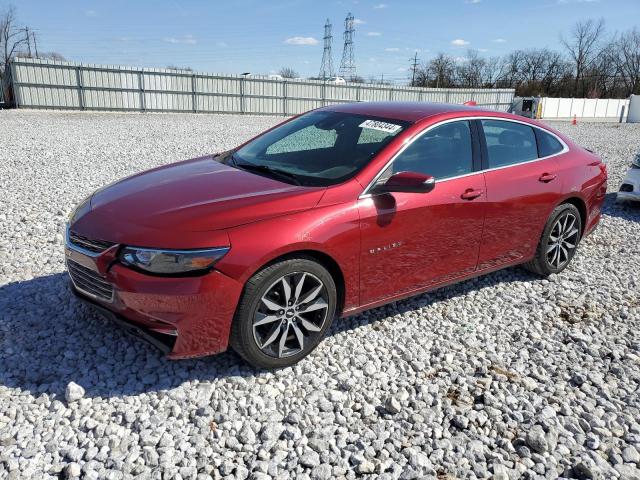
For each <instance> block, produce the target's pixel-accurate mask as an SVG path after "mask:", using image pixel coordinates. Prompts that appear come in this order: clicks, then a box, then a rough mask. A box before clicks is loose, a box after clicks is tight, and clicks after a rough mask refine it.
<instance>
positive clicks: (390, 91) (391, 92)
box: [389, 87, 393, 101]
mask: <svg viewBox="0 0 640 480" xmlns="http://www.w3.org/2000/svg"><path fill="white" fill-rule="evenodd" d="M392 100H393V87H389V101H392Z"/></svg>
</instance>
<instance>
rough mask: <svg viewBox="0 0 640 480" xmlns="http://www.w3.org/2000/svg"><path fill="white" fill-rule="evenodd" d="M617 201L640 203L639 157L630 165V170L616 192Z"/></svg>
mask: <svg viewBox="0 0 640 480" xmlns="http://www.w3.org/2000/svg"><path fill="white" fill-rule="evenodd" d="M617 199H618V200H635V201H640V156H637V157H636V158H635V159H634V160H633V162H632V163H631V168H629V171H628V172H627V175H626V177H624V180H623V181H622V185H620V190H618V196H617Z"/></svg>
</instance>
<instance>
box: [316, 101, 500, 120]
mask: <svg viewBox="0 0 640 480" xmlns="http://www.w3.org/2000/svg"><path fill="white" fill-rule="evenodd" d="M322 110H330V111H332V112H343V113H355V114H359V115H371V116H372V117H382V118H389V119H396V120H405V121H409V122H417V121H418V120H422V119H424V118H427V117H431V116H433V115H438V114H441V113H450V112H468V113H469V114H472V115H478V114H482V113H483V112H487V113H491V114H493V115H495V113H496V111H495V110H486V109H482V108H478V107H470V106H467V105H458V104H454V103H431V102H355V103H342V104H339V105H331V106H328V107H324V108H323V109H322Z"/></svg>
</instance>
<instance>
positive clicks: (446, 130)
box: [392, 121, 473, 180]
mask: <svg viewBox="0 0 640 480" xmlns="http://www.w3.org/2000/svg"><path fill="white" fill-rule="evenodd" d="M392 167H393V172H392V173H398V172H418V173H424V174H426V175H431V176H433V177H434V178H435V179H436V180H439V179H444V178H450V177H456V176H458V175H464V174H467V173H471V172H472V171H473V150H472V147H471V128H470V126H469V122H468V121H459V122H451V123H445V124H444V125H441V126H439V127H435V128H433V129H431V130H429V131H427V132H426V133H424V134H423V135H422V136H420V137H418V138H417V139H416V140H415V141H414V142H413V143H411V145H409V146H408V147H407V148H406V149H405V150H404V151H403V152H402V153H401V154H400V155H398V157H397V158H396V159H395V160H394V161H393V165H392Z"/></svg>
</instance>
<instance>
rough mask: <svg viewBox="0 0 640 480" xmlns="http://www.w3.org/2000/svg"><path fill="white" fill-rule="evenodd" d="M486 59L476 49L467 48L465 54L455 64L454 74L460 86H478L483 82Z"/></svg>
mask: <svg viewBox="0 0 640 480" xmlns="http://www.w3.org/2000/svg"><path fill="white" fill-rule="evenodd" d="M486 66H487V61H486V60H485V59H484V58H482V57H481V56H480V53H479V52H478V51H477V50H469V51H468V52H467V56H466V57H465V58H464V60H462V61H461V62H459V63H458V65H457V66H456V76H457V78H458V82H459V84H460V85H461V86H462V87H467V88H478V87H481V86H482V84H483V79H484V72H485V69H486Z"/></svg>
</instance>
